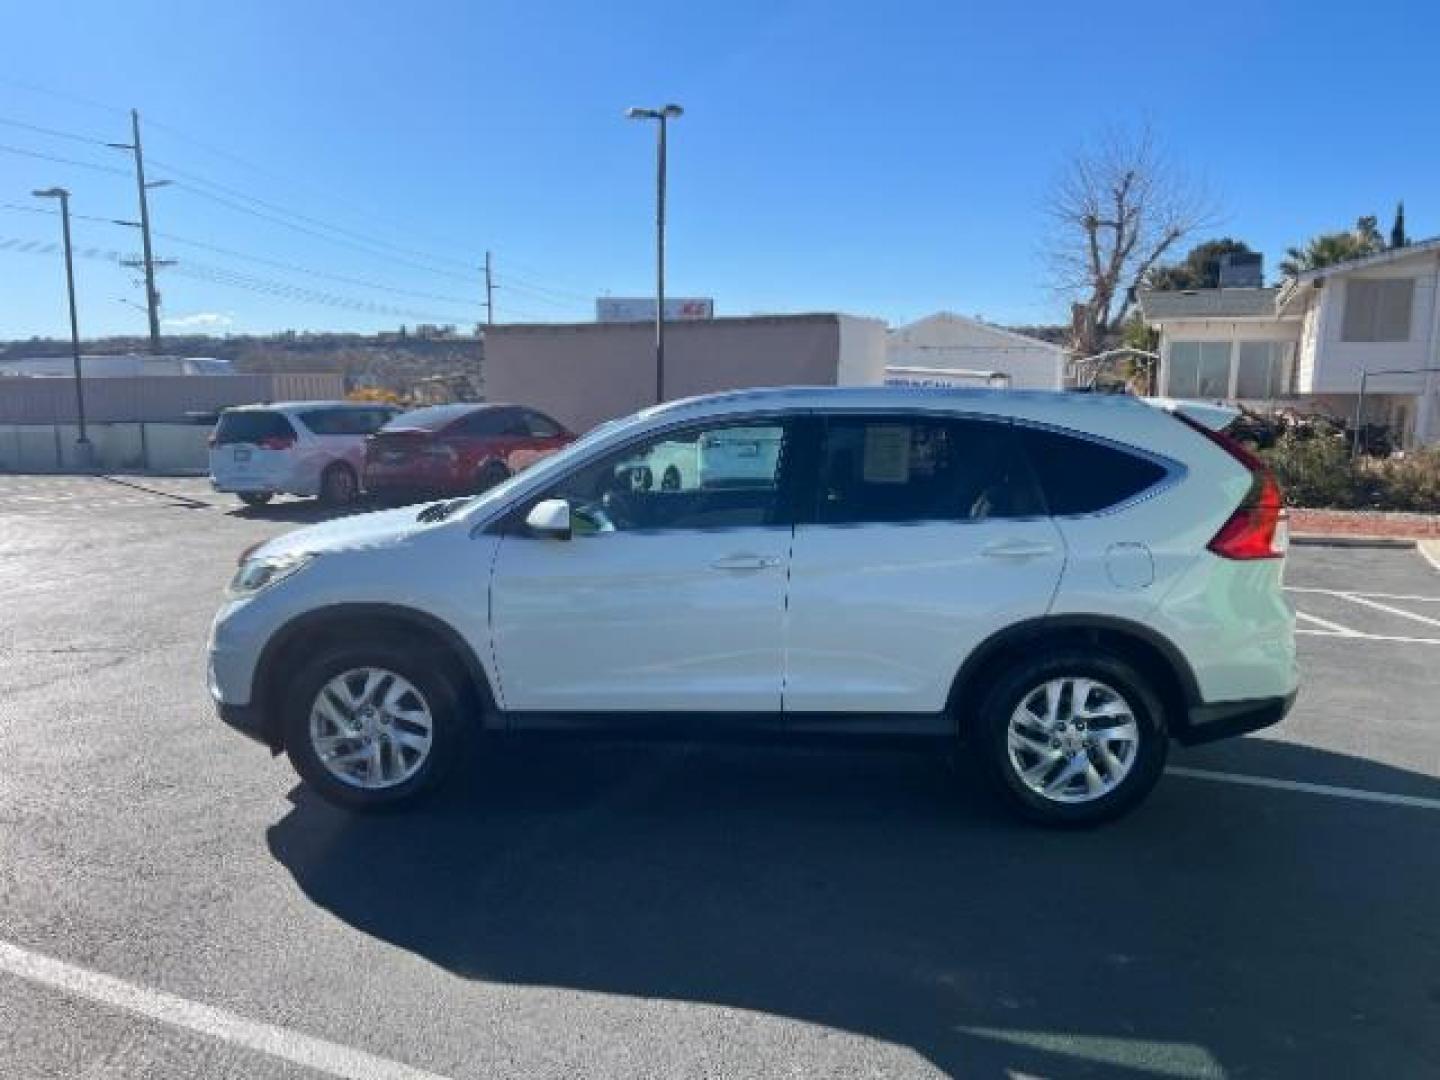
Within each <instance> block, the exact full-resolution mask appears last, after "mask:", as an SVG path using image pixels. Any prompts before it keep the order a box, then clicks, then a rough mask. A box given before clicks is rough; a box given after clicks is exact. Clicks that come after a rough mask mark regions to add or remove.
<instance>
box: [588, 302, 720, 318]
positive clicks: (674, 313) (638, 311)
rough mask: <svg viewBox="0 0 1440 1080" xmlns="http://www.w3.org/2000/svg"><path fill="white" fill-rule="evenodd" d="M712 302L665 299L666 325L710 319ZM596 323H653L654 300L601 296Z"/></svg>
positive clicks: (712, 308)
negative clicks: (668, 323)
mask: <svg viewBox="0 0 1440 1080" xmlns="http://www.w3.org/2000/svg"><path fill="white" fill-rule="evenodd" d="M714 317H715V301H714V300H712V299H709V298H701V297H693V296H691V297H667V298H666V300H665V321H666V322H689V321H694V320H697V319H713V318H714ZM595 321H596V322H604V323H611V322H654V321H655V298H654V297H650V298H649V299H644V298H642V297H630V296H602V297H599V298H598V299H597V300H596V301H595Z"/></svg>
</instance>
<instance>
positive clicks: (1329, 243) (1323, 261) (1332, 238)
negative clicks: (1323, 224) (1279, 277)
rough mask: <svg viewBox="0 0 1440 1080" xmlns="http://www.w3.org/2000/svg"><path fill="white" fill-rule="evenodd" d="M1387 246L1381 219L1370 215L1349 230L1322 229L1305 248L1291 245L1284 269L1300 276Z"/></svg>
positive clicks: (1282, 264) (1282, 263) (1372, 253)
mask: <svg viewBox="0 0 1440 1080" xmlns="http://www.w3.org/2000/svg"><path fill="white" fill-rule="evenodd" d="M1384 250H1385V238H1384V237H1383V236H1381V235H1380V228H1379V223H1378V222H1377V221H1376V219H1375V218H1374V216H1373V215H1372V216H1366V217H1362V218H1360V220H1358V221H1357V222H1355V228H1353V229H1351V230H1350V231H1349V232H1337V233H1321V234H1320V235H1319V236H1316V237H1313V238H1312V239H1311V240H1310V242H1309V243H1307V244H1306V245H1305V247H1304V248H1293V247H1292V248H1289V249H1287V250H1286V252H1285V255H1286V258H1285V259H1284V261H1282V262H1281V263H1280V272H1281V273H1282V274H1284V275H1285V276H1286V277H1298V276H1299V275H1300V274H1303V273H1305V272H1306V271H1308V270H1319V269H1320V268H1321V267H1323V266H1334V265H1335V264H1336V263H1342V262H1348V261H1349V260H1350V259H1359V258H1361V257H1363V256H1365V255H1374V254H1375V253H1376V252H1377V251H1384Z"/></svg>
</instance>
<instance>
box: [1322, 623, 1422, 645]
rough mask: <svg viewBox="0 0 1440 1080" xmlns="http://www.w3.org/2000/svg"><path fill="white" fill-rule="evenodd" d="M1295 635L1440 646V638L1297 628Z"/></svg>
mask: <svg viewBox="0 0 1440 1080" xmlns="http://www.w3.org/2000/svg"><path fill="white" fill-rule="evenodd" d="M1295 633H1297V634H1305V635H1308V636H1310V637H1333V638H1344V639H1345V640H1346V641H1388V642H1391V643H1393V644H1396V645H1440V638H1433V637H1404V636H1402V635H1399V634H1362V633H1360V632H1359V631H1358V630H1352V631H1349V632H1347V633H1343V634H1338V633H1336V632H1335V631H1333V630H1306V629H1304V628H1303V627H1300V628H1297V629H1296V631H1295Z"/></svg>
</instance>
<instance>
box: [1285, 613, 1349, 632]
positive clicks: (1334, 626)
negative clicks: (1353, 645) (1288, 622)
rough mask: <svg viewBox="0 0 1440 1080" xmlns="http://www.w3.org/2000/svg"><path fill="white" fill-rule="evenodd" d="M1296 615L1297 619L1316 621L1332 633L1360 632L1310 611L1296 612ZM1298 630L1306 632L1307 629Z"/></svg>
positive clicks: (1321, 627) (1317, 624)
mask: <svg viewBox="0 0 1440 1080" xmlns="http://www.w3.org/2000/svg"><path fill="white" fill-rule="evenodd" d="M1295 617H1296V618H1297V619H1304V620H1305V621H1306V622H1311V623H1314V624H1315V625H1316V626H1318V627H1320V629H1322V630H1325V631H1327V632H1328V633H1331V634H1340V635H1345V636H1353V635H1355V634H1358V633H1359V632H1360V631H1358V630H1351V629H1350V628H1349V627H1348V626H1341V625H1340V624H1339V623H1336V622H1331V621H1330V620H1329V619H1322V618H1320V616H1319V615H1311V614H1310V613H1309V612H1305V611H1297V612H1295ZM1296 632H1297V633H1305V631H1303V630H1298V631H1296ZM1312 632H1313V631H1312Z"/></svg>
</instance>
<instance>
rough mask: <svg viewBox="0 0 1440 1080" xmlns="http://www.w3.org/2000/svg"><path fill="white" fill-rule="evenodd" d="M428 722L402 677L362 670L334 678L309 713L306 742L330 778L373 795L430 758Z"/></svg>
mask: <svg viewBox="0 0 1440 1080" xmlns="http://www.w3.org/2000/svg"><path fill="white" fill-rule="evenodd" d="M434 730H435V724H434V718H433V716H432V715H431V712H430V706H429V704H428V703H427V702H426V700H425V697H424V695H423V694H421V693H420V691H419V690H418V689H416V687H415V685H414V684H413V683H411V682H410V681H409V680H407V679H406V678H405V677H404V676H402V675H399V674H396V673H395V672H393V671H388V670H386V669H385V668H378V667H362V668H352V669H351V670H349V671H346V672H343V673H341V674H339V675H336V676H335V677H334V678H333V679H331V680H330V681H329V682H327V683H326V684H325V685H324V686H323V687H321V688H320V693H319V694H317V695H316V697H315V702H314V704H313V705H312V707H311V709H310V743H311V746H312V747H313V748H314V750H315V756H316V757H317V758H318V759H319V761H320V763H321V764H322V765H324V766H325V769H326V771H328V772H329V773H330V775H331V776H333V777H335V779H337V780H339V781H341V782H342V783H344V784H348V785H350V786H351V787H357V788H366V789H369V790H376V789H382V788H391V787H395V786H396V785H398V784H403V783H405V781H407V780H409V779H411V778H412V777H413V776H414V775H415V774H416V773H417V772H419V771H420V768H421V766H423V765H424V764H425V761H426V759H427V758H428V757H429V756H430V745H431V740H432V738H433V735H434Z"/></svg>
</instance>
